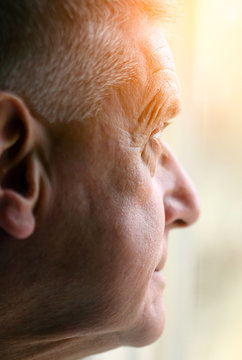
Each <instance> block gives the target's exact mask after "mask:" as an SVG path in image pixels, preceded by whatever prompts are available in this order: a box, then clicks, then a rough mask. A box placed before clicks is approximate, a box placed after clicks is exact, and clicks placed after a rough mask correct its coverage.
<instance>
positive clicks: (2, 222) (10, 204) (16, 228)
mask: <svg viewBox="0 0 242 360" xmlns="http://www.w3.org/2000/svg"><path fill="white" fill-rule="evenodd" d="M0 227H1V228H2V229H3V230H4V231H5V232H7V233H8V234H9V235H11V236H12V237H14V238H16V239H25V238H27V237H29V236H30V235H31V234H32V233H33V231H34V228H35V219H34V216H33V212H32V209H31V207H30V206H29V203H28V201H25V199H24V198H22V197H21V196H19V195H18V194H17V193H16V192H14V191H9V190H5V191H3V193H2V194H1V196H0Z"/></svg>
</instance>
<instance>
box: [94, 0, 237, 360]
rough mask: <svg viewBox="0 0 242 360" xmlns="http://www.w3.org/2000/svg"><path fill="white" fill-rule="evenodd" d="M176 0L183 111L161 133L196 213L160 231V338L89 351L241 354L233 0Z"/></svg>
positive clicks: (217, 358)
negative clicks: (188, 224) (187, 183)
mask: <svg viewBox="0 0 242 360" xmlns="http://www.w3.org/2000/svg"><path fill="white" fill-rule="evenodd" d="M180 3H181V6H182V11H183V14H184V15H183V17H182V18H181V19H179V21H178V24H177V25H176V27H177V29H175V30H174V33H176V34H178V35H176V36H173V37H172V39H171V47H172V49H173V53H174V56H175V61H176V65H177V70H178V74H179V76H180V80H181V84H182V92H183V111H182V113H181V115H179V117H178V118H177V119H176V120H175V121H174V124H173V125H172V126H171V127H170V128H168V129H167V131H166V135H165V140H166V141H167V142H168V143H169V144H170V145H171V146H172V147H173V148H174V149H175V151H176V153H177V155H178V158H179V159H180V160H181V162H182V163H183V165H184V167H185V168H186V170H187V171H188V173H189V174H190V176H191V178H192V180H193V182H194V184H195V185H196V188H197V189H198V193H199V195H200V199H201V204H202V215H201V218H200V221H199V222H198V223H197V224H196V225H194V226H193V227H192V228H190V229H186V230H182V231H174V233H171V236H170V242H169V257H168V263H167V265H166V270H165V272H166V278H167V286H166V291H165V304H166V314H167V325H166V329H165V332H164V334H163V336H162V338H161V339H160V340H158V341H157V342H156V343H155V344H153V345H151V346H148V347H146V348H142V349H130V348H122V349H118V350H115V351H111V352H109V353H105V354H102V355H98V356H93V357H91V358H89V360H162V359H166V360H194V359H196V360H200V359H201V360H204V359H206V360H241V359H242V341H241V340H242V201H241V200H242V89H241V87H242V1H241V0H229V1H228V0H181V1H180Z"/></svg>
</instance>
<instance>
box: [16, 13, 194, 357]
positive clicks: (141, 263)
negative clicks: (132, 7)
mask: <svg viewBox="0 0 242 360" xmlns="http://www.w3.org/2000/svg"><path fill="white" fill-rule="evenodd" d="M136 20H137V21H136ZM136 20H135V21H130V26H128V27H125V28H123V29H122V36H123V38H124V40H125V42H126V46H127V49H132V54H135V61H136V63H137V74H136V77H135V79H133V80H132V81H131V82H130V83H129V84H126V85H124V86H123V87H121V88H119V89H116V90H114V91H113V92H112V94H111V95H110V96H109V98H107V99H106V100H107V101H106V104H105V106H104V109H103V113H100V114H99V115H98V117H97V118H93V119H90V120H87V121H84V122H80V121H78V120H76V121H72V122H69V123H58V124H52V125H49V129H50V133H51V137H52V146H53V148H54V151H52V149H51V147H50V152H49V154H50V155H49V161H50V163H51V172H50V177H49V187H48V189H46V194H47V195H48V196H47V195H46V194H44V195H45V196H47V197H48V201H47V202H45V205H43V208H42V210H41V211H42V215H43V216H41V218H40V222H39V224H38V226H37V228H36V231H35V233H34V234H33V235H32V236H31V237H30V239H29V240H26V241H25V242H24V243H23V245H22V247H21V248H19V245H16V253H18V254H21V253H22V254H23V253H24V257H23V259H24V260H20V265H19V269H21V270H22V274H24V275H23V278H22V280H21V281H22V283H21V284H23V287H24V288H25V291H26V293H25V294H24V297H23V298H25V297H26V298H27V299H28V312H29V316H27V319H26V317H25V316H23V318H24V320H25V324H26V325H25V327H24V329H23V333H22V334H21V333H20V334H21V335H24V336H25V332H26V334H29V333H31V334H33V337H34V338H36V337H37V338H39V337H43V338H51V339H52V340H53V341H63V342H64V339H65V340H66V339H69V340H70V341H72V340H73V342H74V343H71V348H72V349H73V351H75V347H76V348H77V349H78V343H81V344H83V343H85V344H86V348H87V349H86V352H85V349H84V351H83V353H84V354H88V346H89V348H90V347H92V352H93V353H95V352H99V351H101V350H105V349H108V348H112V347H116V346H120V345H133V346H142V345H147V344H149V343H151V342H153V341H154V340H156V339H157V338H158V337H159V336H160V334H161V333H162V330H163V328H164V312H163V303H162V302H163V291H164V286H165V282H164V277H163V274H162V269H163V268H164V266H165V262H166V257H167V247H168V233H169V230H170V229H172V228H174V227H179V226H186V225H189V224H191V223H193V222H194V221H195V220H196V219H197V217H198V212H199V208H198V200H197V197H196V194H195V191H194V189H193V187H192V185H191V183H190V181H189V180H188V178H187V177H186V175H185V174H184V172H183V170H182V168H181V167H180V165H179V163H178V162H177V160H176V159H175V157H174V155H173V153H172V152H171V150H170V149H169V147H168V146H167V145H165V144H164V143H163V142H162V140H161V139H160V137H161V133H162V132H163V131H164V129H165V127H166V126H167V124H168V122H169V120H170V119H171V118H173V117H174V116H175V115H176V114H177V112H178V110H179V84H178V80H177V77H176V74H175V67H174V64H173V59H172V55H171V52H170V49H169V46H168V44H167V42H166V39H165V37H164V34H163V32H162V29H161V27H160V26H159V25H158V23H156V24H153V23H152V22H151V21H150V20H148V19H146V18H142V19H139V20H138V19H136ZM75 71H76V69H75ZM81 101H82V99H81V98H80V102H81ZM46 204H48V206H47V205H46ZM18 256H20V255H18ZM21 259H22V258H21ZM26 268H27V269H29V272H28V271H26ZM19 273H20V274H21V271H20V272H19ZM16 279H18V276H17V277H16ZM16 282H17V280H16ZM16 286H17V285H16ZM19 286H21V285H19ZM29 294H31V297H30V296H29ZM23 314H26V311H25V310H23ZM33 314H34V315H33ZM82 336H83V337H84V338H85V339H84V340H83V339H82ZM74 339H75V340H74ZM80 339H82V340H80Z"/></svg>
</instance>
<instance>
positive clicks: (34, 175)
mask: <svg viewBox="0 0 242 360" xmlns="http://www.w3.org/2000/svg"><path fill="white" fill-rule="evenodd" d="M36 122H37V120H36V119H35V118H33V117H32V115H31V114H30V112H29V111H28V108H27V106H26V105H25V104H24V103H23V102H22V101H21V100H20V99H19V98H18V97H16V96H14V95H12V94H9V93H5V92H0V228H2V229H3V230H4V231H5V232H6V233H8V234H9V235H11V236H12V237H14V238H16V239H25V238H26V237H28V236H30V235H31V234H32V233H33V231H34V229H35V216H34V208H35V205H36V202H37V200H38V197H39V182H40V178H39V162H38V156H37V136H36Z"/></svg>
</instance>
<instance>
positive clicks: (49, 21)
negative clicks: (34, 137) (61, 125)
mask: <svg viewBox="0 0 242 360" xmlns="http://www.w3.org/2000/svg"><path fill="white" fill-rule="evenodd" d="M171 5H173V2H172V1H171V0H163V1H159V0H31V1H30V0H11V1H7V0H0V90H3V91H10V92H13V93H15V94H17V95H19V96H20V97H22V98H23V99H24V100H25V102H26V103H27V104H28V105H29V107H30V109H32V110H33V111H34V112H35V113H36V114H38V115H40V116H42V117H43V118H44V119H46V120H48V121H50V122H55V121H58V120H59V121H71V120H73V119H79V120H85V119H87V118H91V117H94V116H96V115H97V114H98V112H99V111H100V110H101V106H102V103H103V102H104V100H105V97H106V96H107V94H108V93H109V92H110V91H112V89H114V88H118V87H120V86H121V85H122V84H124V83H127V82H128V81H130V80H131V79H132V78H133V77H135V74H136V63H135V57H133V56H132V51H131V49H127V45H126V46H125V42H124V39H123V37H122V36H120V30H119V26H120V24H122V23H124V22H125V20H126V19H127V18H128V16H129V15H130V13H131V11H132V9H133V10H135V11H136V13H138V12H140V13H142V12H144V13H147V14H148V16H150V17H152V18H153V19H154V20H155V19H158V18H159V19H164V18H165V17H166V16H167V14H170V13H172V11H167V9H168V8H170V10H173V9H174V8H173V7H172V6H171ZM70 105H71V106H70Z"/></svg>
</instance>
